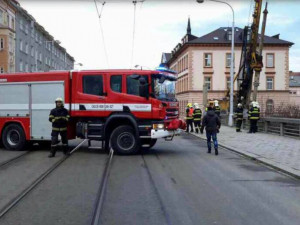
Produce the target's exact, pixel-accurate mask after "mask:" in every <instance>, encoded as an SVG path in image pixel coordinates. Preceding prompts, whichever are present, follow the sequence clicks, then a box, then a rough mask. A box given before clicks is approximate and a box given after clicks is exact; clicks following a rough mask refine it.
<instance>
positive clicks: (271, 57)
mask: <svg viewBox="0 0 300 225" xmlns="http://www.w3.org/2000/svg"><path fill="white" fill-rule="evenodd" d="M267 68H274V53H268V54H267Z"/></svg>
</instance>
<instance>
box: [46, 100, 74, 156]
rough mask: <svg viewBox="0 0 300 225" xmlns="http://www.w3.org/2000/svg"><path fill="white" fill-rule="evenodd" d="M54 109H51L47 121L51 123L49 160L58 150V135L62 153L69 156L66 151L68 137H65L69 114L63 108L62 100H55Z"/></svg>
mask: <svg viewBox="0 0 300 225" xmlns="http://www.w3.org/2000/svg"><path fill="white" fill-rule="evenodd" d="M55 104H56V108H54V109H52V110H51V112H50V115H49V121H50V122H51V123H52V133H51V151H50V154H49V158H52V157H54V156H55V153H56V151H57V148H58V143H59V141H58V135H60V136H61V141H62V148H63V153H64V154H65V155H68V154H69V151H68V137H67V123H68V121H69V118H70V116H69V112H68V110H67V109H66V108H65V107H64V104H63V99H62V98H57V99H56V100H55Z"/></svg>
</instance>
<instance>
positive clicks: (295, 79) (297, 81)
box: [290, 73, 300, 87]
mask: <svg viewBox="0 0 300 225" xmlns="http://www.w3.org/2000/svg"><path fill="white" fill-rule="evenodd" d="M290 87H300V73H291V74H290Z"/></svg>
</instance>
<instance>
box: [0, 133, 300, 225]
mask: <svg viewBox="0 0 300 225" xmlns="http://www.w3.org/2000/svg"><path fill="white" fill-rule="evenodd" d="M30 154H32V153H30ZM44 156H45V155H43V157H41V158H40V160H41V161H42V160H44V158H45V157H44ZM106 157H107V155H106V154H104V153H101V152H91V151H80V152H76V153H75V154H74V155H73V156H71V157H70V158H69V159H68V160H67V161H65V162H64V163H63V164H62V165H61V166H60V167H59V168H58V169H57V170H55V171H54V172H53V173H52V174H51V175H50V176H49V177H48V178H47V179H46V180H44V181H43V182H42V183H41V184H40V185H39V186H38V187H37V188H36V189H35V190H34V191H33V192H31V193H30V194H28V195H27V196H26V197H25V198H24V199H23V200H22V201H21V202H20V203H19V204H18V205H17V206H16V207H15V208H13V209H12V211H10V212H9V213H8V214H6V215H5V216H4V217H3V218H2V219H0V224H1V225H19V224H20V225H21V224H22V225H39V224H43V225H44V224H49V225H50V224H51V225H52V224H55V225H60V224H61V225H62V224H64V225H65V224H72V225H77V224H78V225H84V224H87V225H88V224H90V219H91V216H92V209H93V205H94V203H95V197H96V193H97V191H98V190H97V189H98V186H99V182H100V179H101V176H102V172H103V169H104V164H105V160H106ZM22 160H23V159H22ZM22 160H20V162H19V163H21V162H22ZM36 160H38V159H36ZM26 162H28V161H26ZM43 163H44V162H43ZM24 164H25V162H24ZM27 164H28V163H27ZM13 168H15V165H10V166H9V167H8V168H7V169H10V170H14V171H15V170H17V169H13ZM1 172H5V171H1ZM1 176H5V175H4V174H2V175H1V174H0V178H1ZM16 176H17V175H16ZM7 179H8V180H11V179H13V178H12V177H7ZM1 182H2V181H1ZM0 197H1V195H0ZM1 201H2V197H1V198H0V202H1ZM299 221H300V181H299V180H294V179H293V178H290V177H287V176H285V175H282V174H280V173H277V172H276V171H274V170H271V169H269V168H267V167H265V166H263V165H260V164H258V163H256V162H253V161H250V160H249V159H246V158H243V157H241V156H239V155H237V154H235V153H232V152H230V151H228V150H222V149H220V155H219V156H215V155H213V154H207V153H206V144H205V142H204V141H202V140H200V139H198V138H196V137H194V136H188V135H183V136H181V137H177V138H176V139H174V141H173V142H165V141H159V142H158V144H157V145H156V146H155V147H154V148H153V150H151V151H146V152H144V153H143V154H142V155H136V156H115V157H114V159H113V164H112V168H111V173H110V177H109V182H108V186H107V192H106V196H105V200H104V205H103V211H102V213H101V224H103V225H119V224H120V225H127V224H128V225H129V224H130V225H135V224H137V225H144V224H146V225H148V224H149V225H156V224H157V225H164V224H167V225H173V224H174V225H177V224H178V225H179V224H180V225H190V224H193V225H195V224H196V225H198V224H204V225H205V224H222V225H223V224H228V225H229V224H230V225H239V224H241V225H248V224H249V225H253V224H255V225H259V224H263V225H266V224H267V225H269V224H270V225H271V224H272V225H277V224H282V225H293V224H295V225H296V224H297V225H298V224H299Z"/></svg>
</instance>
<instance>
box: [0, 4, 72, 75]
mask: <svg viewBox="0 0 300 225" xmlns="http://www.w3.org/2000/svg"><path fill="white" fill-rule="evenodd" d="M0 1H2V0H0ZM12 4H13V5H14V7H15V8H16V14H15V17H16V25H15V31H16V38H15V45H16V48H15V58H16V59H15V63H16V66H15V71H16V72H36V71H50V70H71V69H73V68H74V58H73V57H72V56H71V55H70V54H69V53H68V52H67V51H66V49H65V48H63V47H62V46H61V45H60V42H59V41H57V40H55V38H54V37H53V36H51V34H49V33H48V32H47V30H46V29H45V28H44V27H43V26H41V25H40V24H39V23H38V22H37V21H36V20H35V18H34V17H32V16H31V15H30V14H29V13H28V12H27V11H26V10H25V9H24V8H22V6H21V5H20V4H19V3H18V2H13V3H12Z"/></svg>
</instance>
